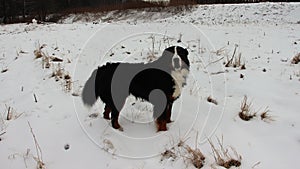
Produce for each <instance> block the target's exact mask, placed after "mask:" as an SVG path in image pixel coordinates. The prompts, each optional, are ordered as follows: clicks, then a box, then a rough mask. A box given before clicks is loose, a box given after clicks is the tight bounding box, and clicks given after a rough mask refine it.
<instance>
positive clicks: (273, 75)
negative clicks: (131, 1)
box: [0, 3, 300, 169]
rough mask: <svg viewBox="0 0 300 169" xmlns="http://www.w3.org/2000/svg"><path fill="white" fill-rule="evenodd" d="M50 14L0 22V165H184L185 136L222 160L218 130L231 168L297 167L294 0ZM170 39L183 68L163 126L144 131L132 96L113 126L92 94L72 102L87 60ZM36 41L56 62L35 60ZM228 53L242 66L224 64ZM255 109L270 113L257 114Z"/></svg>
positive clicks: (297, 6)
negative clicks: (245, 112) (247, 112)
mask: <svg viewBox="0 0 300 169" xmlns="http://www.w3.org/2000/svg"><path fill="white" fill-rule="evenodd" d="M61 22H62V23H61V24H44V25H36V24H29V25H28V24H14V25H1V26H0V37H1V38H0V54H1V56H0V69H1V73H0V84H1V90H0V96H1V97H0V101H1V102H0V115H1V116H0V159H1V164H0V168H3V169H9V168H13V169H17V168H36V166H37V162H36V161H37V160H38V159H37V158H40V160H41V161H43V162H44V165H43V167H44V168H48V169H50V168H53V169H60V168H78V169H79V168H110V169H118V168H124V169H153V168H176V169H182V168H194V166H193V164H192V162H191V160H190V157H191V156H190V153H189V152H188V151H186V148H187V146H190V147H191V148H192V149H195V148H198V149H200V150H201V152H202V153H203V155H204V156H205V157H206V159H205V163H204V166H203V168H222V167H220V166H218V165H217V164H216V162H215V160H214V156H213V151H212V148H211V145H210V144H209V143H208V139H210V140H211V142H212V143H213V144H214V145H215V147H216V148H217V149H219V146H218V139H217V138H219V139H220V140H223V143H222V144H223V146H224V148H227V149H228V150H229V154H230V155H231V156H232V158H235V159H237V160H238V159H239V157H238V156H239V155H240V156H241V159H240V160H241V166H240V167H239V168H246V169H247V168H262V169H269V168H273V169H277V168H278V169H281V168H297V164H296V161H297V159H298V158H297V157H299V156H300V126H299V125H300V114H299V108H298V104H299V102H300V65H299V64H298V65H297V64H291V60H292V58H293V57H294V56H295V55H297V54H298V53H299V52H300V3H260V4H242V5H207V6H206V5H203V6H195V7H193V8H188V9H186V10H184V11H182V12H179V9H177V8H175V9H168V10H165V11H161V12H157V11H155V10H145V11H141V10H129V11H126V12H125V13H121V12H109V13H106V14H94V15H92V14H85V15H76V16H75V15H72V16H69V17H68V18H65V19H64V20H62V21H61ZM93 22H94V23H93ZM178 40H180V41H178ZM171 45H181V46H184V47H187V48H188V49H189V52H190V55H189V59H190V61H191V74H190V76H189V78H188V83H187V86H186V87H185V88H184V90H183V93H182V96H181V97H180V99H178V100H177V101H176V102H175V105H174V107H173V116H172V119H173V120H174V122H173V123H171V124H170V125H168V128H169V130H168V131H167V132H159V133H157V132H156V131H155V125H154V122H153V120H152V118H151V111H152V110H151V109H152V107H151V105H150V104H148V103H146V102H142V101H139V100H135V98H133V97H129V98H128V99H127V102H126V106H125V107H124V108H123V111H122V112H121V117H120V124H121V125H122V126H123V128H124V131H123V132H120V131H116V130H114V129H112V128H111V127H110V123H109V122H108V121H106V120H104V119H103V118H102V111H103V104H102V103H101V101H98V102H97V103H96V104H95V105H94V106H93V107H92V108H87V107H85V106H84V105H83V103H82V101H81V97H80V93H81V90H82V87H83V85H84V84H85V82H86V81H87V79H88V78H89V76H90V75H91V73H92V71H93V70H94V69H96V68H97V66H98V65H102V64H104V63H105V62H107V61H112V62H113V61H124V62H149V61H151V60H153V59H156V58H157V57H159V56H160V55H161V53H162V51H163V49H164V48H166V47H168V46H171ZM35 50H36V52H35V53H36V54H37V51H38V52H39V51H40V52H42V53H43V54H44V55H45V56H49V57H48V59H50V60H51V57H50V56H52V58H55V57H56V58H61V59H63V61H62V62H53V61H50V62H49V64H50V65H49V66H50V67H49V68H45V65H46V64H47V60H44V61H43V59H42V58H37V59H35V57H36V56H35V54H34V51H35ZM233 55H234V56H235V57H236V58H238V57H239V56H240V57H241V64H245V67H246V69H241V68H240V66H238V67H236V68H234V67H225V65H224V63H226V62H227V61H228V59H230V58H231V57H232V56H233ZM44 59H47V58H44ZM58 70H60V71H58ZM53 72H56V73H58V72H60V73H61V74H62V78H60V77H58V76H59V75H57V77H52V76H53ZM66 75H67V76H66ZM68 76H70V77H71V79H69V78H68ZM56 78H57V81H56ZM68 83H70V84H71V85H70V86H71V91H69V90H68V87H70V86H68ZM209 96H210V97H212V98H213V99H215V100H216V101H217V104H213V103H209V102H208V101H207V98H208V97H209ZM244 96H247V97H248V103H250V102H251V103H252V104H251V108H250V109H251V112H256V113H257V114H256V117H254V118H253V119H251V120H250V121H243V120H241V119H240V117H239V115H238V114H239V112H240V106H241V102H242V100H243V98H244ZM266 109H267V110H269V112H268V114H269V115H270V116H271V120H270V119H269V120H268V119H264V120H261V117H260V115H261V113H262V112H264V111H265V110H266ZM8 112H9V113H8ZM7 116H9V117H7ZM8 119H9V120H8ZM29 124H30V125H29ZM30 126H31V127H30ZM31 128H32V132H31ZM35 139H36V141H37V142H35ZM180 141H182V142H184V146H182V147H180V146H178V143H179V142H180ZM37 146H39V147H40V149H39V147H37ZM230 147H232V148H233V149H234V150H232V149H231V148H230ZM166 150H169V151H166ZM235 151H236V152H237V153H238V154H239V155H238V156H236V155H235ZM37 152H40V153H37ZM164 152H169V154H168V153H165V156H164V157H165V158H162V156H161V153H164ZM170 152H173V153H174V154H173V156H174V157H175V156H176V157H177V158H175V159H172V158H167V156H168V155H170V154H171V155H172V153H170Z"/></svg>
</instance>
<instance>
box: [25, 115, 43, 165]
mask: <svg viewBox="0 0 300 169" xmlns="http://www.w3.org/2000/svg"><path fill="white" fill-rule="evenodd" d="M28 126H29V128H30V132H31V135H32V137H33V141H34V145H35V149H36V157H33V159H34V160H35V161H36V162H37V166H36V168H37V169H45V163H44V162H43V153H42V149H41V147H40V145H39V143H38V141H37V138H36V136H35V134H34V132H33V129H32V127H31V125H30V123H29V121H28Z"/></svg>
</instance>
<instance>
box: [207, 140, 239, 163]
mask: <svg viewBox="0 0 300 169" xmlns="http://www.w3.org/2000/svg"><path fill="white" fill-rule="evenodd" d="M217 141H218V144H219V147H220V149H216V147H215V146H214V144H213V143H212V142H211V140H209V139H208V142H209V144H210V146H211V148H212V151H213V155H214V159H215V161H216V164H217V165H219V166H222V167H225V168H231V167H233V166H234V167H239V166H241V164H242V163H241V160H242V157H241V156H240V155H239V154H238V153H237V152H236V150H235V149H234V148H232V147H230V148H231V153H233V154H234V155H231V154H230V151H229V150H228V149H225V148H224V146H223V141H222V142H221V141H220V139H219V138H217Z"/></svg>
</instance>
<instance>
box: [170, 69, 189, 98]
mask: <svg viewBox="0 0 300 169" xmlns="http://www.w3.org/2000/svg"><path fill="white" fill-rule="evenodd" d="M188 74H189V70H187V69H180V70H174V71H172V72H171V76H172V77H173V79H174V80H175V86H174V89H175V91H174V93H173V97H174V98H177V97H179V96H180V94H181V90H182V87H183V85H184V84H185V83H186V77H187V75H188Z"/></svg>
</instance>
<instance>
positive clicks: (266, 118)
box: [260, 107, 275, 123]
mask: <svg viewBox="0 0 300 169" xmlns="http://www.w3.org/2000/svg"><path fill="white" fill-rule="evenodd" d="M269 112H270V110H269V109H268V107H267V108H266V109H265V110H264V111H263V112H262V113H261V114H260V119H261V120H263V121H264V122H267V123H269V122H272V121H275V120H274V118H273V116H271V115H270V114H269Z"/></svg>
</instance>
